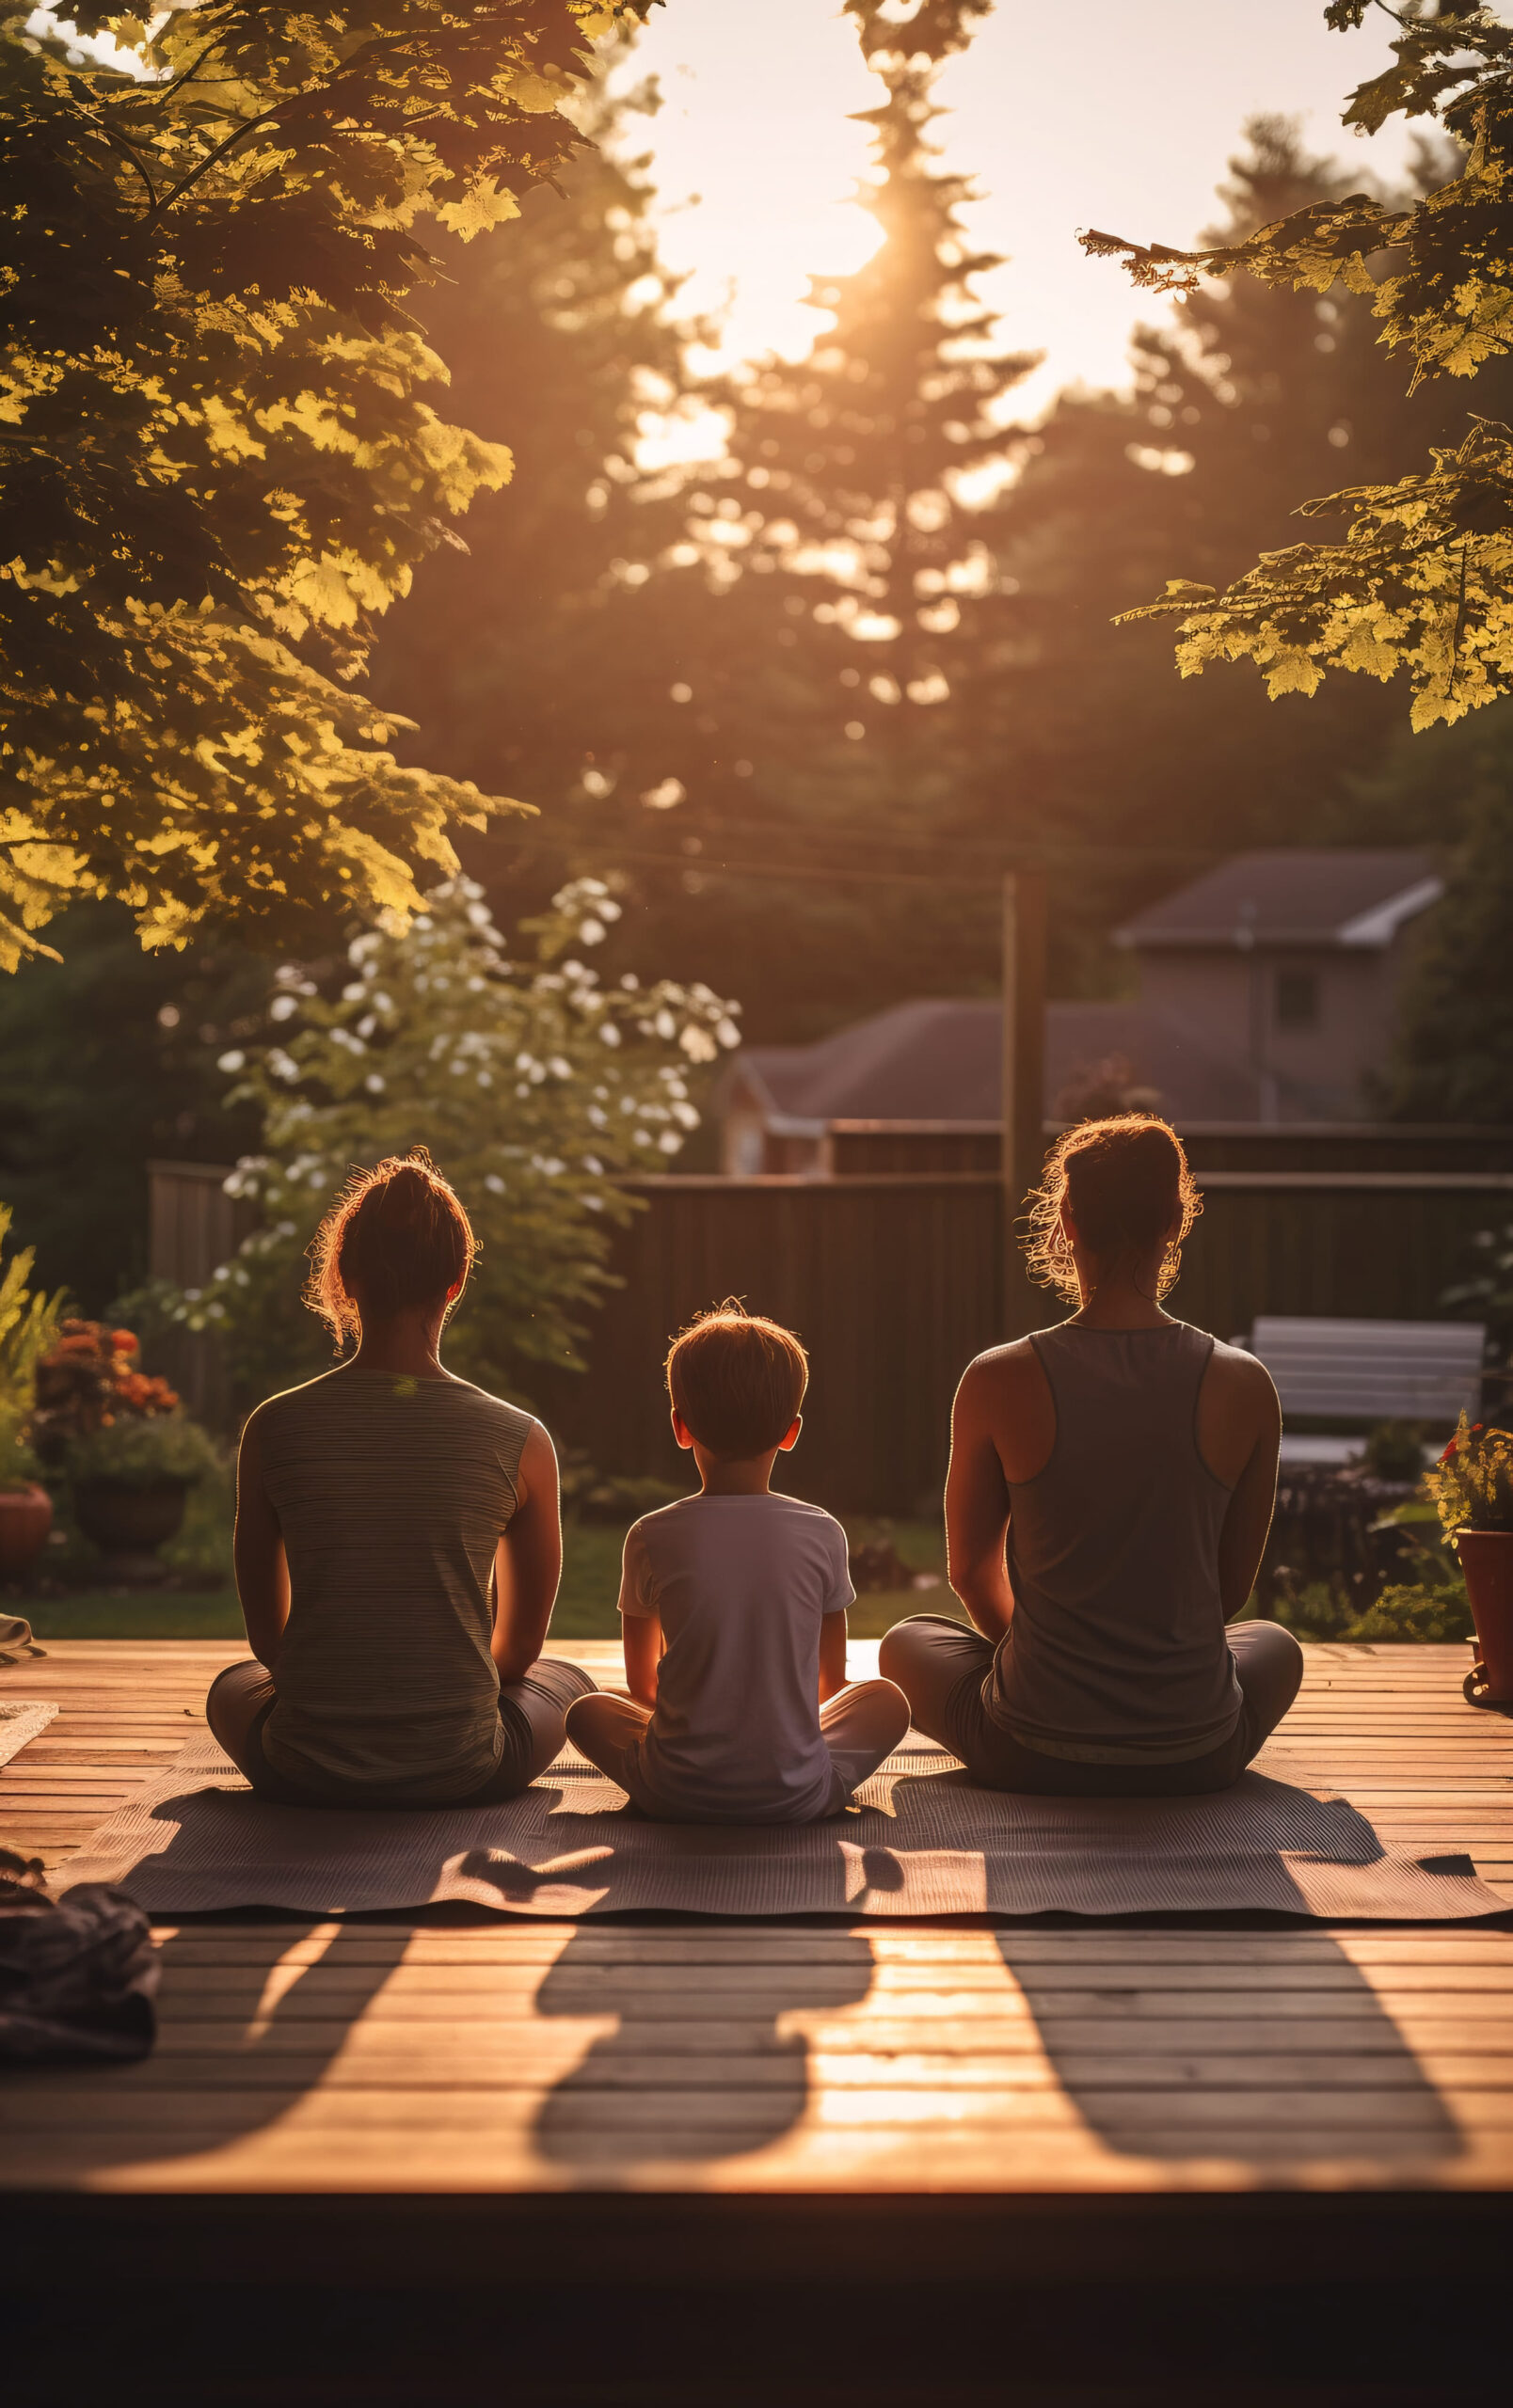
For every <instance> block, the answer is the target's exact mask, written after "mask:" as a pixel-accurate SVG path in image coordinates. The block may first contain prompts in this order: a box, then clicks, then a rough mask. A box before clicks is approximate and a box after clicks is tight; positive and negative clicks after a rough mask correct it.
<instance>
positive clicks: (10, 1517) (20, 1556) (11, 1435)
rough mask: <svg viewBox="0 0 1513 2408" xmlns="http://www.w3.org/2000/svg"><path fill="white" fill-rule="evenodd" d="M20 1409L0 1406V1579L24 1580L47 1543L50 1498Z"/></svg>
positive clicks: (51, 1512)
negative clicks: (27, 1440) (27, 1439)
mask: <svg viewBox="0 0 1513 2408" xmlns="http://www.w3.org/2000/svg"><path fill="white" fill-rule="evenodd" d="M24 1427H25V1425H24V1421H23V1419H22V1417H21V1415H20V1414H19V1413H17V1412H16V1411H14V1410H13V1409H9V1408H7V1407H4V1406H0V1581H6V1580H24V1578H25V1577H26V1575H27V1573H28V1572H29V1571H30V1570H31V1568H32V1565H33V1564H34V1563H35V1562H36V1560H37V1558H38V1557H39V1555H40V1553H41V1551H42V1549H43V1547H44V1546H45V1545H47V1534H48V1532H49V1530H50V1529H52V1527H53V1500H52V1498H51V1497H49V1495H48V1493H47V1491H46V1489H45V1488H43V1486H42V1485H41V1483H40V1480H39V1479H38V1474H39V1472H40V1470H41V1465H40V1463H39V1462H38V1460H37V1457H36V1456H35V1455H34V1454H33V1452H32V1450H31V1448H30V1447H29V1446H28V1445H27V1443H26V1440H25V1438H24V1434H23V1433H24Z"/></svg>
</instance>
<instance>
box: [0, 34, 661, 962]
mask: <svg viewBox="0 0 1513 2408" xmlns="http://www.w3.org/2000/svg"><path fill="white" fill-rule="evenodd" d="M649 5H650V0H626V5H623V6H618V7H616V6H601V5H598V0H380V5H376V6H369V7H366V8H349V7H344V6H326V7H322V8H318V9H316V8H309V9H301V8H265V7H262V6H256V5H252V0H198V5H192V6H191V5H170V6H169V7H168V8H166V9H160V10H158V11H156V12H154V13H153V14H152V15H151V18H149V17H146V16H137V15H134V14H131V13H128V12H124V11H121V10H118V9H113V8H94V7H88V6H82V5H81V6H77V7H74V8H72V10H71V12H70V13H71V17H72V24H73V27H74V28H75V29H76V35H77V38H78V39H80V40H83V39H88V38H93V37H98V36H102V35H104V36H108V37H110V38H111V39H112V40H113V41H114V43H115V44H116V45H117V48H116V50H115V51H114V52H113V53H107V55H109V56H110V57H111V59H112V62H113V63H111V64H108V65H102V64H101V63H100V62H99V61H98V60H97V59H96V57H95V56H94V55H92V54H90V55H87V54H86V53H84V52H83V51H81V50H79V49H77V48H76V47H74V37H73V35H72V34H65V33H64V32H62V31H57V30H55V31H54V32H52V33H46V32H43V33H39V32H38V31H36V30H35V29H34V28H33V27H32V25H31V24H30V22H29V21H30V20H31V19H32V17H33V15H34V11H33V9H32V8H31V7H30V6H29V5H28V0H21V5H14V0H0V73H3V76H4V87H3V93H0V211H3V213H4V215H5V220H6V230H7V241H6V246H5V259H4V266H3V268H0V312H3V320H4V323H3V326H0V522H3V524H0V697H3V704H4V709H5V727H4V732H3V737H0V742H3V752H0V763H3V768H0V778H3V783H0V964H3V965H4V966H5V967H8V968H13V967H14V966H15V964H16V962H17V961H18V959H20V958H22V956H23V955H24V954H25V953H27V952H34V951H37V950H39V949H41V950H45V949H46V948H45V947H41V946H40V942H39V937H38V931H39V930H40V929H41V928H42V927H44V926H45V924H46V923H47V921H48V920H49V919H50V918H51V917H52V916H53V914H54V913H55V911H57V910H58V909H60V908H61V906H62V905H63V904H64V903H65V902H66V901H68V900H70V899H72V897H73V896H75V895H116V896H119V897H120V898H121V899H122V900H124V901H126V902H127V903H129V904H130V905H131V907H132V908H133V910H134V911H135V915H136V923H137V927H138V929H139V931H140V934H141V936H142V939H143V942H144V943H148V944H160V943H176V942H182V941H183V937H184V935H185V934H186V932H187V931H188V930H189V929H191V928H192V927H194V926H195V924H196V923H197V922H199V921H200V920H202V919H204V918H205V917H207V916H208V915H214V916H217V917H220V918H222V919H231V918H233V917H234V919H236V920H237V921H238V922H241V921H246V920H249V919H263V920H271V921H274V922H277V921H279V919H280V918H292V917H293V916H294V915H295V914H296V913H298V912H307V913H308V911H309V910H310V909H311V906H314V907H317V908H324V909H326V910H327V911H331V910H335V911H342V910H343V909H347V908H350V909H352V910H359V911H366V912H369V913H372V912H374V911H385V910H387V911H398V912H400V913H401V914H404V913H406V912H407V911H412V910H413V909H414V908H415V907H416V904H417V901H418V893H419V889H418V884H417V881H418V880H419V881H421V882H424V883H434V881H435V879H436V878H437V876H438V874H442V875H445V874H447V873H449V872H450V871H452V870H453V869H454V866H455V862H454V854H453V851H452V847H451V843H450V837H449V830H450V829H451V828H452V827H454V825H455V824H456V823H457V822H458V821H459V820H461V821H467V822H469V823H470V824H474V825H476V824H479V823H480V822H481V820H482V819H483V817H484V816H485V815H486V812H487V810H489V809H490V808H500V807H505V808H508V807H512V806H500V805H497V804H495V805H491V804H489V803H488V802H487V801H486V800H485V798H484V797H482V796H481V795H480V794H479V793H478V792H477V791H476V790H475V789H474V788H472V787H471V786H470V785H467V784H460V783H458V782H455V781H453V780H449V779H445V778H440V777H437V776H434V775H432V774H430V773H429V772H426V771H424V770H421V769H414V768H400V767H398V766H397V765H396V763H395V762H394V760H393V757H392V755H391V754H390V753H389V752H388V751H387V750H386V749H385V747H386V746H387V744H388V742H389V739H390V731H391V729H392V728H393V727H394V726H395V725H397V724H403V723H404V722H399V721H395V720H393V719H392V717H391V716H390V715H387V714H382V713H379V712H378V711H375V710H374V708H373V707H372V706H371V705H369V704H367V703H365V702H364V701H363V700H362V699H361V698H360V697H359V696H358V695H356V694H354V693H352V692H351V691H349V690H346V689H344V683H343V682H338V681H346V680H350V679H351V678H353V677H356V676H357V675H358V674H359V673H360V672H361V670H362V667H363V664H364V660H365V657H366V651H367V646H368V642H369V638H370V630H371V626H372V623H373V621H374V617H375V616H376V615H377V614H379V613H381V612H383V611H384V610H387V609H388V608H389V606H390V603H391V602H393V601H395V600H396V599H398V598H399V597H401V596H402V595H403V594H405V593H406V591H407V589H408V586H409V582H410V578H411V575H412V573H413V570H414V567H415V565H416V563H417V562H419V561H420V560H421V559H422V558H423V557H424V555H425V554H426V553H427V552H429V551H431V550H433V549H434V548H435V547H437V545H438V544H441V543H447V542H455V541H456V540H457V538H456V537H455V536H454V533H453V531H452V524H451V522H452V521H453V520H454V518H456V517H457V516H458V515H460V514H461V513H462V512H463V511H465V510H466V508H467V506H468V504H469V501H470V499H471V498H472V496H473V495H474V494H475V493H476V492H478V491H479V490H481V489H483V488H486V487H491V486H498V485H500V484H501V483H503V482H504V481H505V480H506V479H507V478H508V476H509V474H510V467H511V463H510V456H509V453H508V452H507V450H506V449H505V447H504V446H503V445H502V444H499V443H486V442H483V441H481V440H479V439H478V438H477V437H476V436H471V435H470V434H468V433H467V432H466V431H465V430H464V429H462V428H459V427H455V426H453V425H451V424H449V423H448V422H447V420H445V418H444V417H443V416H442V415H441V414H440V412H439V411H438V407H437V405H436V398H435V397H436V396H438V391H439V388H441V387H443V386H444V384H445V382H446V371H445V368H444V366H443V365H442V363H441V362H440V361H439V360H438V358H437V357H436V356H435V355H434V354H433V353H432V352H431V351H430V350H429V349H428V348H427V346H426V345H425V343H424V342H423V341H422V339H421V337H420V334H419V332H418V331H417V329H416V326H415V325H414V323H413V320H412V319H411V318H410V317H409V316H408V314H407V313H406V308H405V300H406V294H407V293H409V292H410V291H411V290H412V289H413V288H414V287H415V286H416V285H418V284H421V283H423V282H425V281H427V280H428V278H429V277H430V275H431V273H432V271H431V266H430V261H429V256H428V253H427V249H426V243H425V239H424V237H425V234H426V232H427V230H428V221H435V222H436V223H438V224H439V225H440V226H442V227H444V228H446V229H447V230H449V231H450V232H452V233H454V234H456V235H459V236H462V237H463V238H465V239H466V238H468V237H470V236H471V235H473V234H476V233H478V232H481V231H483V230H485V229H486V228H488V227H491V226H495V225H497V224H499V223H501V222H502V220H504V219H507V218H509V217H512V216H513V215H515V214H516V213H517V208H518V200H517V196H518V194H519V193H520V192H521V191H523V190H524V189H525V188H526V187H527V186H529V185H530V184H532V183H534V182H536V181H538V180H540V179H542V178H547V177H549V176H550V175H551V174H552V172H553V170H554V169H555V168H556V167H557V166H560V165H561V164H562V162H563V161H564V160H565V158H566V157H567V156H568V155H569V153H570V152H571V151H572V150H573V149H574V148H575V147H576V146H577V145H578V144H579V142H580V139H581V137H580V136H579V135H578V134H577V133H576V131H575V129H574V128H573V126H572V125H571V124H570V123H569V122H568V120H567V119H566V118H565V116H564V115H563V114H562V113H561V111H560V110H559V108H558V105H557V104H558V103H559V101H561V100H563V99H565V98H566V97H568V96H569V95H570V94H571V93H572V92H573V91H574V89H575V88H576V83H577V79H578V78H579V77H580V76H581V74H582V72H583V71H584V69H585V67H586V66H587V64H588V63H589V55H590V54H589V44H590V42H591V40H592V39H593V38H594V37H595V36H596V35H597V34H599V33H602V32H603V31H605V30H606V29H608V28H609V27H610V26H612V25H613V24H614V22H615V20H616V19H617V18H630V17H634V16H640V15H643V14H645V8H646V7H648V6H649ZM39 22H41V21H39ZM123 54H124V55H123ZM514 807H518V806H514Z"/></svg>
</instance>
